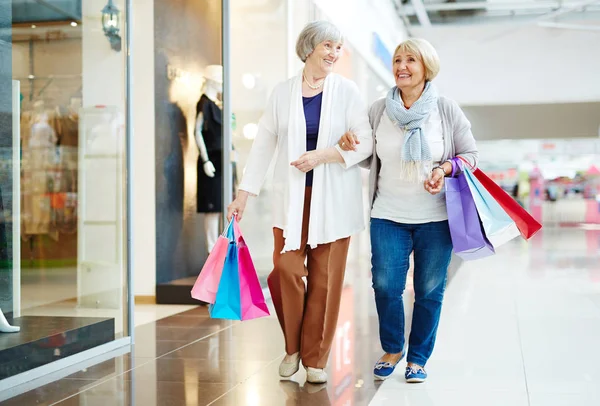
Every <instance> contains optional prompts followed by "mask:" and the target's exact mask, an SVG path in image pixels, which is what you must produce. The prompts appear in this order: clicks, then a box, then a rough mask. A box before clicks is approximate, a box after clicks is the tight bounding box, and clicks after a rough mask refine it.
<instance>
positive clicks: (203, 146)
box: [195, 112, 216, 178]
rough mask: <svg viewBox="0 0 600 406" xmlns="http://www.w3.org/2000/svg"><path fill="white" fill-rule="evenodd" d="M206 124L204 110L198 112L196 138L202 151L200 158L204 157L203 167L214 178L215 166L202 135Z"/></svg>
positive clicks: (207, 174)
mask: <svg viewBox="0 0 600 406" xmlns="http://www.w3.org/2000/svg"><path fill="white" fill-rule="evenodd" d="M203 125H204V115H203V114H202V112H199V113H198V116H196V131H195V138H196V144H197V145H198V150H199V151H200V159H202V168H203V169H204V173H205V174H206V176H208V177H209V178H213V177H214V176H215V172H216V170H215V166H214V165H213V163H212V162H211V161H210V159H208V152H207V151H206V144H205V143H204V137H203V136H202V126H203Z"/></svg>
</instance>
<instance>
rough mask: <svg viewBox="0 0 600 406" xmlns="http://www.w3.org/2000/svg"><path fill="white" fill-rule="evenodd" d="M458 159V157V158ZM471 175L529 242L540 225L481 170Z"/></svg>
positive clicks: (475, 170)
mask: <svg viewBox="0 0 600 406" xmlns="http://www.w3.org/2000/svg"><path fill="white" fill-rule="evenodd" d="M459 158H460V157H459ZM460 159H462V160H463V161H464V162H465V163H466V164H467V165H468V166H469V167H471V164H470V163H469V162H467V161H466V160H465V159H463V158H460ZM471 172H472V173H473V175H475V177H476V178H477V179H478V180H479V182H481V184H482V185H483V187H485V188H486V190H487V191H488V192H490V194H491V195H492V197H493V198H494V199H495V200H496V201H497V202H498V203H499V204H500V206H502V208H503V209H504V211H505V212H506V214H508V215H509V216H510V218H511V219H513V221H514V222H515V224H516V225H517V228H518V229H519V231H520V232H521V235H522V236H523V238H525V239H526V240H529V239H530V238H531V237H533V236H534V235H535V233H537V232H538V231H540V230H541V229H542V225H541V224H540V223H539V222H538V221H537V220H536V219H534V218H533V216H532V215H531V214H529V213H528V212H527V210H525V209H524V208H523V207H521V205H520V204H519V203H517V201H516V200H515V199H513V198H512V197H511V196H510V195H509V194H508V193H506V192H505V191H504V189H502V188H501V187H500V186H498V185H497V184H496V182H494V181H493V180H492V179H490V178H489V177H488V176H487V175H486V174H485V173H483V171H482V170H481V169H473V170H472V171H471Z"/></svg>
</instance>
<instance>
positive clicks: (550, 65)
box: [411, 23, 600, 105]
mask: <svg viewBox="0 0 600 406" xmlns="http://www.w3.org/2000/svg"><path fill="white" fill-rule="evenodd" d="M411 30H412V31H413V35H414V36H419V37H424V38H427V39H429V40H430V41H431V42H432V43H433V45H434V46H435V47H436V49H437V50H438V53H439V55H440V58H441V62H442V70H441V72H440V75H439V77H438V78H437V79H436V82H437V85H438V87H439V89H440V91H441V92H442V93H444V94H445V95H447V96H449V97H452V98H454V99H456V100H457V101H458V102H459V103H460V104H463V105H489V104H525V103H527V104H534V103H560V102H584V101H599V100H600V79H599V73H598V72H600V51H598V50H599V49H600V48H599V47H600V45H599V43H600V32H598V31H577V30H563V29H550V28H543V27H539V26H537V25H536V24H535V23H529V24H522V25H516V24H513V25H509V24H502V25H489V24H488V25H468V26H437V27H432V28H431V29H425V28H422V27H413V28H411Z"/></svg>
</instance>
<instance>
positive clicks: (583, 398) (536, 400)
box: [529, 387, 600, 406]
mask: <svg viewBox="0 0 600 406" xmlns="http://www.w3.org/2000/svg"><path fill="white" fill-rule="evenodd" d="M596 388H597V387H596ZM529 398H530V406H596V405H600V391H598V390H595V391H593V392H581V393H577V394H564V393H540V392H532V393H530V394H529Z"/></svg>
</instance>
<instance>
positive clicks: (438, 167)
mask: <svg viewBox="0 0 600 406" xmlns="http://www.w3.org/2000/svg"><path fill="white" fill-rule="evenodd" d="M436 169H441V170H442V173H443V174H444V177H446V176H448V175H446V171H445V170H444V168H442V167H441V166H436V167H435V168H433V169H432V170H431V171H432V172H433V171H434V170H436Z"/></svg>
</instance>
